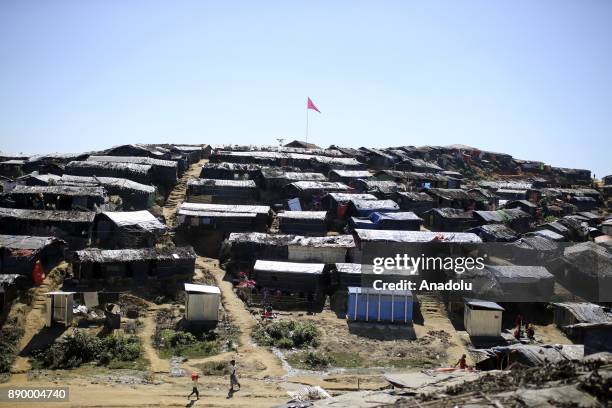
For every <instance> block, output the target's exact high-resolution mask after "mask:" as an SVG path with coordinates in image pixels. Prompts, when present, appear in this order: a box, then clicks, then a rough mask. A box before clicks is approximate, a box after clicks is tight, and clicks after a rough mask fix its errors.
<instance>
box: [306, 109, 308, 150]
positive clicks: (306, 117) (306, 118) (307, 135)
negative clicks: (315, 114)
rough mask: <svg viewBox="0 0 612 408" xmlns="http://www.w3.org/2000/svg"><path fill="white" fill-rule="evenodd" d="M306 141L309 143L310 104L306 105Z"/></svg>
mask: <svg viewBox="0 0 612 408" xmlns="http://www.w3.org/2000/svg"><path fill="white" fill-rule="evenodd" d="M306 143H308V106H307V107H306Z"/></svg>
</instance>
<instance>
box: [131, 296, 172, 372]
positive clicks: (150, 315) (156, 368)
mask: <svg viewBox="0 0 612 408" xmlns="http://www.w3.org/2000/svg"><path fill="white" fill-rule="evenodd" d="M156 312H157V307H156V305H153V304H151V305H150V306H149V309H148V310H147V315H146V316H145V318H144V319H143V328H142V330H141V331H140V333H138V336H139V337H140V339H141V341H142V349H143V351H144V355H145V358H146V359H147V360H149V366H150V367H151V371H152V372H154V373H168V372H169V371H170V362H169V361H168V360H164V359H162V358H160V357H159V355H158V354H157V351H156V350H155V348H154V347H153V344H152V343H151V340H152V339H153V335H155V313H156Z"/></svg>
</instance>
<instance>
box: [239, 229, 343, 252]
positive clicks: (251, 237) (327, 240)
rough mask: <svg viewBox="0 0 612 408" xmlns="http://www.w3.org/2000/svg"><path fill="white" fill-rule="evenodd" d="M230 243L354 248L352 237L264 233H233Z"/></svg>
mask: <svg viewBox="0 0 612 408" xmlns="http://www.w3.org/2000/svg"><path fill="white" fill-rule="evenodd" d="M228 242H230V243H233V242H252V243H262V244H270V245H277V246H282V245H288V246H303V247H314V248H317V247H320V248H333V247H335V248H354V247H355V240H354V239H353V236H352V235H334V236H330V237H306V236H301V235H289V234H266V233H263V232H233V233H231V234H230V236H229V238H228Z"/></svg>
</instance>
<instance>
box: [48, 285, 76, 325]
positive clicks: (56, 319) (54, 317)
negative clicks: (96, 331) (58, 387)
mask: <svg viewBox="0 0 612 408" xmlns="http://www.w3.org/2000/svg"><path fill="white" fill-rule="evenodd" d="M74 294H75V292H63V291H56V292H47V293H46V311H45V317H46V318H45V326H46V327H51V326H52V325H53V324H55V323H60V324H63V325H64V326H66V327H68V326H70V325H71V324H72V307H73V303H74Z"/></svg>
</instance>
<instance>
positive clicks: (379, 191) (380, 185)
mask: <svg viewBox="0 0 612 408" xmlns="http://www.w3.org/2000/svg"><path fill="white" fill-rule="evenodd" d="M351 186H352V187H353V188H354V189H355V191H356V192H358V193H367V194H374V195H375V196H376V197H378V198H379V199H390V198H392V197H393V196H394V195H395V194H396V193H397V192H398V191H406V187H405V186H404V185H403V184H401V183H397V182H395V181H392V180H373V179H367V180H365V179H358V180H355V181H354V182H353V183H352V184H351Z"/></svg>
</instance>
